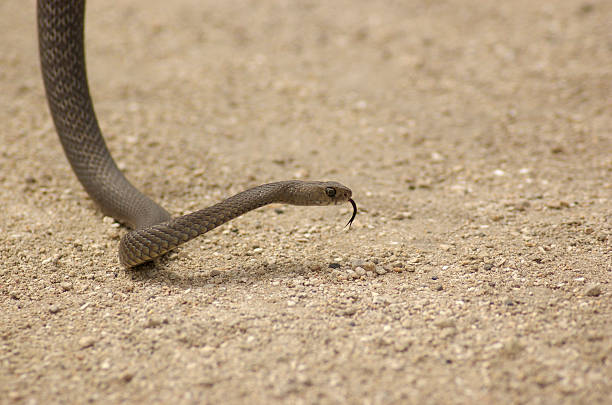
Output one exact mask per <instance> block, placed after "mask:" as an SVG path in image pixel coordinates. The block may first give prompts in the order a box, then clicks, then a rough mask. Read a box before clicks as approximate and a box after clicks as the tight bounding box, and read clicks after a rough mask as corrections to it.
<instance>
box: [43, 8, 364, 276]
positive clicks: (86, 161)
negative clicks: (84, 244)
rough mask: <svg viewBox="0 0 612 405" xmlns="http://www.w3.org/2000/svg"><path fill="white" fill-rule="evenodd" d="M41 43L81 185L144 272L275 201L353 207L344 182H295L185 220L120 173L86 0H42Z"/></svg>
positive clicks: (246, 194)
mask: <svg viewBox="0 0 612 405" xmlns="http://www.w3.org/2000/svg"><path fill="white" fill-rule="evenodd" d="M37 8H38V42H39V51H40V61H41V66H42V74H43V79H44V83H45V90H46V94H47V101H48V103H49V108H50V110H51V115H52V116H53V121H54V123H55V128H56V130H57V133H58V135H59V138H60V140H61V142H62V146H63V147H64V151H65V153H66V156H67V157H68V160H69V161H70V165H71V166H72V169H73V170H74V172H75V174H76V175H77V177H78V179H79V181H80V182H81V184H82V185H83V187H84V188H85V190H86V191H87V193H88V194H89V195H90V197H91V198H92V199H93V200H94V201H95V202H96V203H97V204H98V205H99V206H100V208H101V209H102V211H103V212H104V213H105V214H106V215H109V216H112V217H113V218H115V219H116V220H117V221H120V222H123V223H126V224H127V225H129V226H130V227H131V228H132V229H133V230H132V231H130V232H129V233H127V234H126V235H125V236H123V238H121V242H120V244H119V260H120V261H121V263H122V264H123V265H124V266H126V267H133V266H137V265H139V264H141V263H144V262H147V261H150V260H153V259H155V258H156V257H159V256H161V255H163V254H164V253H166V252H168V251H170V250H172V249H174V248H176V247H177V246H179V245H180V244H182V243H185V242H187V241H188V240H191V239H193V238H195V237H196V236H198V235H201V234H203V233H205V232H208V231H210V230H211V229H213V228H215V227H217V226H219V225H221V224H223V223H225V222H227V221H229V220H231V219H233V218H236V217H238V216H240V215H242V214H244V213H246V212H248V211H251V210H253V209H255V208H259V207H262V206H264V205H267V204H270V203H285V204H293V205H330V204H338V203H342V202H347V201H348V202H350V203H351V204H352V205H353V216H352V217H351V219H350V221H349V223H348V224H347V225H350V224H351V223H352V221H353V219H354V218H355V215H356V213H357V206H356V204H355V202H354V201H353V200H352V199H351V194H352V192H351V190H350V189H349V188H348V187H346V186H343V185H342V184H340V183H337V182H333V181H327V182H318V181H299V180H289V181H281V182H277V183H269V184H263V185H261V186H257V187H254V188H251V189H248V190H246V191H243V192H241V193H238V194H236V195H234V196H232V197H230V198H228V199H226V200H224V201H222V202H220V203H218V204H216V205H213V206H211V207H208V208H204V209H203V210H200V211H196V212H193V213H191V214H187V215H184V216H182V217H178V218H174V219H173V218H171V217H170V214H169V213H168V212H167V211H166V210H165V209H163V208H162V207H160V206H159V205H158V204H156V203H155V202H154V201H153V200H151V199H150V198H149V197H147V196H145V195H144V194H142V193H141V192H140V191H138V190H137V189H136V188H135V187H134V186H133V185H132V184H131V183H130V182H129V181H128V180H127V179H126V178H125V177H124V176H123V173H121V171H119V169H118V168H117V165H116V164H115V162H114V160H113V158H112V157H111V155H110V152H109V151H108V149H107V147H106V143H105V142H104V138H103V137H102V133H101V131H100V127H99V126H98V121H97V119H96V115H95V112H94V109H93V104H92V100H91V97H90V95H89V87H88V84H87V74H86V69H85V50H84V34H83V28H84V19H85V1H84V0H38V7H37Z"/></svg>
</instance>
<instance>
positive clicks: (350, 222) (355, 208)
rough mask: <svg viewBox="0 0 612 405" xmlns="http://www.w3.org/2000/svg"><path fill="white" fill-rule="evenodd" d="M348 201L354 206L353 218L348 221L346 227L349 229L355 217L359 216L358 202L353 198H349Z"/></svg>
mask: <svg viewBox="0 0 612 405" xmlns="http://www.w3.org/2000/svg"><path fill="white" fill-rule="evenodd" d="M348 201H349V202H350V203H351V205H352V206H353V215H352V216H351V219H349V221H348V222H347V223H346V225H345V227H347V226H348V227H349V229H351V225H352V224H353V220H354V219H355V217H356V216H357V204H355V201H353V199H352V198H349V199H348Z"/></svg>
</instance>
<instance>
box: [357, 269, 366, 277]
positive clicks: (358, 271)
mask: <svg viewBox="0 0 612 405" xmlns="http://www.w3.org/2000/svg"><path fill="white" fill-rule="evenodd" d="M355 273H356V274H357V275H358V276H359V277H361V276H365V274H366V271H365V269H364V268H363V267H355Z"/></svg>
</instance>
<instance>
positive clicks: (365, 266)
mask: <svg viewBox="0 0 612 405" xmlns="http://www.w3.org/2000/svg"><path fill="white" fill-rule="evenodd" d="M361 267H363V269H364V270H365V271H370V272H373V271H375V270H376V265H375V264H374V263H372V262H365V263H364V264H363V266H361Z"/></svg>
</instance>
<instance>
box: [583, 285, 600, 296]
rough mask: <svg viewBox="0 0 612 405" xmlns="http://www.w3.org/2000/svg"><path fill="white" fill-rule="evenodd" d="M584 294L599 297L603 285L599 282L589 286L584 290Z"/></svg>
mask: <svg viewBox="0 0 612 405" xmlns="http://www.w3.org/2000/svg"><path fill="white" fill-rule="evenodd" d="M584 295H586V296H587V297H599V296H600V295H601V286H600V285H599V284H593V285H591V286H588V287H587V288H586V289H585V291H584Z"/></svg>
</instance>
